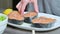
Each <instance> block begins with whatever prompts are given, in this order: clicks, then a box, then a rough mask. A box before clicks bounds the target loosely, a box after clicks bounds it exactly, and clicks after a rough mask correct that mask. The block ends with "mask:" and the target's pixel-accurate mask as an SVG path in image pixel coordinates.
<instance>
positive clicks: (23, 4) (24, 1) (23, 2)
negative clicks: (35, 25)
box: [16, 0, 38, 15]
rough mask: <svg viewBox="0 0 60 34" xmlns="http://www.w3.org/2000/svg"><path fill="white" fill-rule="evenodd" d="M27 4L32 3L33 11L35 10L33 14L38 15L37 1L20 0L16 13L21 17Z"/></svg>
mask: <svg viewBox="0 0 60 34" xmlns="http://www.w3.org/2000/svg"><path fill="white" fill-rule="evenodd" d="M28 3H33V5H34V9H35V12H37V13H38V5H37V0H21V1H20V2H19V3H18V4H17V6H16V8H17V9H18V11H19V12H20V14H21V15H24V10H25V7H26V5H27V4H28Z"/></svg>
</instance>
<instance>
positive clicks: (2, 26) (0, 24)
mask: <svg viewBox="0 0 60 34" xmlns="http://www.w3.org/2000/svg"><path fill="white" fill-rule="evenodd" d="M1 15H3V16H5V18H6V19H5V20H4V21H1V22H0V34H1V33H3V32H4V30H5V28H6V26H7V23H8V17H7V16H6V15H4V14H2V13H0V16H1Z"/></svg>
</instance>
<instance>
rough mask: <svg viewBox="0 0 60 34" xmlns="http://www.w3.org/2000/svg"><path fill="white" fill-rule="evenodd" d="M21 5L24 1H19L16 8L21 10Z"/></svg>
mask: <svg viewBox="0 0 60 34" xmlns="http://www.w3.org/2000/svg"><path fill="white" fill-rule="evenodd" d="M21 6H22V2H19V3H18V4H17V5H16V8H17V9H18V11H20V9H21Z"/></svg>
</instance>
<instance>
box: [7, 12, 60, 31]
mask: <svg viewBox="0 0 60 34" xmlns="http://www.w3.org/2000/svg"><path fill="white" fill-rule="evenodd" d="M40 16H45V17H49V18H54V19H56V22H55V23H54V25H53V26H52V27H51V28H34V27H31V24H28V23H23V24H22V25H16V24H12V23H8V24H9V25H11V26H15V27H18V28H22V29H26V30H35V31H48V30H53V29H55V28H58V27H60V17H58V16H54V15H50V14H45V13H39V14H38V17H40Z"/></svg>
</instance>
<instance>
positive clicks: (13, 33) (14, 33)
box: [3, 26, 60, 34]
mask: <svg viewBox="0 0 60 34" xmlns="http://www.w3.org/2000/svg"><path fill="white" fill-rule="evenodd" d="M3 34H32V32H31V31H28V30H23V29H18V28H15V27H12V26H7V28H6V29H5V31H4V33H3ZM36 34H60V28H57V29H55V30H52V31H48V32H36Z"/></svg>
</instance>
